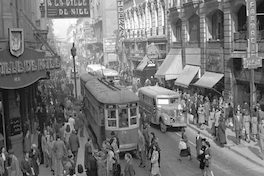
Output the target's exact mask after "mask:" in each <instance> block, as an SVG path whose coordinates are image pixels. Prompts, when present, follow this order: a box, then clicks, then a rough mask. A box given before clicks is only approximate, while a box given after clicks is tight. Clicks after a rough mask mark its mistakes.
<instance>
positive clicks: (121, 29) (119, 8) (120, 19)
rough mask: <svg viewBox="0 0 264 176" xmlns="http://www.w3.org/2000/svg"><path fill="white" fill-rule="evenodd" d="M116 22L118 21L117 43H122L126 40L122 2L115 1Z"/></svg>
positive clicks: (119, 0)
mask: <svg viewBox="0 0 264 176" xmlns="http://www.w3.org/2000/svg"><path fill="white" fill-rule="evenodd" d="M117 20H118V39H119V41H123V40H124V39H125V38H126V34H125V13H124V0H117Z"/></svg>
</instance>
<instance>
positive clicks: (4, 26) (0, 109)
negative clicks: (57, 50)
mask: <svg viewBox="0 0 264 176" xmlns="http://www.w3.org/2000/svg"><path fill="white" fill-rule="evenodd" d="M0 7H1V8H0V21H1V23H0V117H1V119H0V120H1V122H0V147H2V146H5V147H6V148H7V149H11V148H12V149H13V150H14V152H15V154H16V156H18V157H19V158H20V157H22V155H23V138H24V135H25V133H26V131H27V130H29V131H30V132H34V131H35V122H36V120H35V119H36V116H35V112H34V108H35V107H36V103H35V98H36V92H37V82H38V80H40V79H43V78H44V79H45V78H47V77H48V76H49V71H51V70H53V69H57V68H60V59H59V58H58V57H57V56H56V55H54V52H46V48H45V47H43V46H44V45H43V42H44V43H45V41H46V38H47V33H48V29H47V23H46V19H45V15H44V16H43V14H42V13H43V12H45V6H44V4H43V3H41V1H40V0H25V1H20V0H1V1H0ZM41 10H42V11H41ZM42 17H44V18H42ZM45 46H46V45H45ZM46 47H47V46H46Z"/></svg>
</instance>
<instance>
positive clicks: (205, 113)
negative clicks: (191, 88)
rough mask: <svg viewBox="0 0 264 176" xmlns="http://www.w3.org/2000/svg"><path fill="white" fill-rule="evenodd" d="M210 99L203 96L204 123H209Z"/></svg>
mask: <svg viewBox="0 0 264 176" xmlns="http://www.w3.org/2000/svg"><path fill="white" fill-rule="evenodd" d="M210 109H211V105H210V101H209V98H208V97H205V103H204V116H205V123H206V124H207V125H208V124H209V117H210Z"/></svg>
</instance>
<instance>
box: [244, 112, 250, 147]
mask: <svg viewBox="0 0 264 176" xmlns="http://www.w3.org/2000/svg"><path fill="white" fill-rule="evenodd" d="M250 122H251V119H250V115H249V111H248V110H247V109H245V113H244V116H243V128H244V129H245V133H246V134H245V137H246V139H245V140H246V141H247V142H248V143H249V142H250V137H249V133H250Z"/></svg>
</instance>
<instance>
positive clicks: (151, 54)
mask: <svg viewBox="0 0 264 176" xmlns="http://www.w3.org/2000/svg"><path fill="white" fill-rule="evenodd" d="M147 56H148V58H149V59H150V60H153V59H155V60H156V59H159V58H161V56H160V52H159V49H158V47H157V46H156V45H155V44H154V43H151V44H150V45H149V46H148V48H147Z"/></svg>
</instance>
